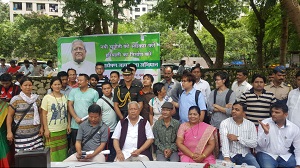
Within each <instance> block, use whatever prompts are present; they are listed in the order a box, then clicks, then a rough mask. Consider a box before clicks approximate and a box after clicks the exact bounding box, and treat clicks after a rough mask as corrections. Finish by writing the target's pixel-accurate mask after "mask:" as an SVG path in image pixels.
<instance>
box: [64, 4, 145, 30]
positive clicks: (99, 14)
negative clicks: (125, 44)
mask: <svg viewBox="0 0 300 168" xmlns="http://www.w3.org/2000/svg"><path fill="white" fill-rule="evenodd" d="M63 1H64V2H65V6H64V8H63V11H64V16H65V17H67V18H72V19H73V21H74V28H75V30H76V31H77V32H79V35H90V34H109V33H110V32H109V25H110V24H112V25H113V33H115V34H116V33H117V30H118V22H119V20H120V19H119V15H122V12H123V9H130V7H131V6H134V5H136V4H138V3H140V0H137V1H136V0H112V3H111V4H104V3H103V1H102V0H86V1H81V0H63Z"/></svg>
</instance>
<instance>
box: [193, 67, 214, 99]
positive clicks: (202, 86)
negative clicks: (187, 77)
mask: <svg viewBox="0 0 300 168" xmlns="http://www.w3.org/2000/svg"><path fill="white" fill-rule="evenodd" d="M191 72H192V74H193V75H194V76H195V78H196V82H195V84H194V88H195V89H196V90H200V91H201V93H202V94H203V96H204V98H205V102H206V104H207V99H208V96H209V94H210V92H211V89H210V85H209V83H208V82H207V81H205V80H203V79H201V76H202V73H201V68H200V66H195V67H193V68H192V70H191Z"/></svg>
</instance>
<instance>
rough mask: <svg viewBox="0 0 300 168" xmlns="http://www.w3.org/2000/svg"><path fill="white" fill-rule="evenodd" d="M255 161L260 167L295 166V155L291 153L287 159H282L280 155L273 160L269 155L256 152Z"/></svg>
mask: <svg viewBox="0 0 300 168" xmlns="http://www.w3.org/2000/svg"><path fill="white" fill-rule="evenodd" d="M256 158H257V162H258V163H259V165H260V167H266V168H273V167H290V168H292V167H296V160H295V156H294V155H291V157H290V158H289V160H288V161H285V160H283V159H282V158H281V157H280V156H278V157H277V159H276V160H275V159H274V158H272V157H271V156H270V155H268V154H266V153H263V152H258V153H257V154H256Z"/></svg>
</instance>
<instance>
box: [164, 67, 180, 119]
mask: <svg viewBox="0 0 300 168" xmlns="http://www.w3.org/2000/svg"><path fill="white" fill-rule="evenodd" d="M173 75H174V74H173V69H172V68H171V67H169V66H168V67H165V69H164V79H163V80H162V81H161V82H162V83H163V84H164V85H165V89H166V91H167V96H168V97H171V98H172V100H173V101H174V102H176V103H177V102H178V101H179V95H180V94H181V92H182V89H181V85H180V83H179V82H178V81H177V80H176V79H173ZM173 118H175V119H177V120H179V109H178V108H176V114H174V116H173Z"/></svg>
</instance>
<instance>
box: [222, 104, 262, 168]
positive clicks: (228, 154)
mask: <svg viewBox="0 0 300 168" xmlns="http://www.w3.org/2000/svg"><path fill="white" fill-rule="evenodd" d="M246 110H247V106H246V105H245V104H244V103H242V102H235V103H234V104H233V106H232V112H231V115H232V117H230V118H227V119H225V120H223V121H222V122H221V125H220V139H221V146H222V149H221V150H222V155H221V156H220V159H222V158H224V160H226V161H228V162H233V163H236V164H238V165H241V164H242V163H247V164H248V165H252V166H255V167H256V168H258V167H259V164H258V163H257V161H256V159H255V157H254V156H253V155H252V154H251V152H250V148H255V147H256V146H257V132H256V127H255V125H254V123H253V122H251V121H249V120H247V119H245V118H244V116H245V111H246Z"/></svg>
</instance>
